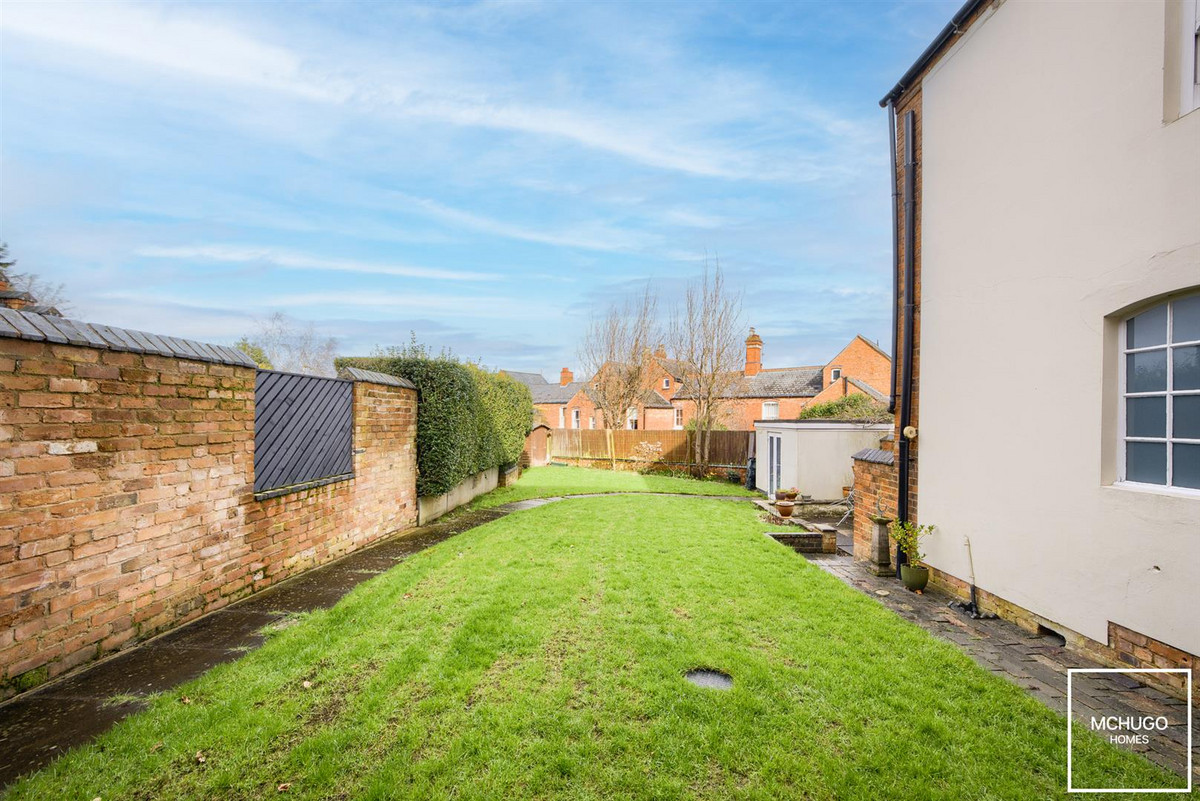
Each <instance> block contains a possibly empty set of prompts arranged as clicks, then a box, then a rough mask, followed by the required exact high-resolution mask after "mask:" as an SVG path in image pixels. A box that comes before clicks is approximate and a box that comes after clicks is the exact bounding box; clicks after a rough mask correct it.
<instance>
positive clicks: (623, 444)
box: [550, 428, 754, 467]
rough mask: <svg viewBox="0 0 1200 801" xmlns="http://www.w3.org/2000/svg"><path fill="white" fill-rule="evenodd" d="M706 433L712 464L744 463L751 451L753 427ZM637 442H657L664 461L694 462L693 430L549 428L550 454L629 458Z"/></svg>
mask: <svg viewBox="0 0 1200 801" xmlns="http://www.w3.org/2000/svg"><path fill="white" fill-rule="evenodd" d="M709 436H710V437H711V440H710V442H709V451H708V452H709V459H708V461H709V464H710V465H711V466H713V467H745V466H746V462H747V461H748V460H749V459H750V457H751V456H753V455H754V432H753V431H713V432H711V433H710V434H709ZM641 442H649V443H656V442H657V443H660V444H661V445H662V459H661V460H662V462H664V463H665V464H671V465H691V464H694V463H695V460H694V458H693V456H694V454H695V442H696V432H695V431H627V430H620V431H618V430H606V429H587V428H579V429H576V428H555V429H552V430H551V432H550V458H551V459H594V460H597V461H599V460H602V459H608V460H615V461H618V462H622V461H633V460H634V458H635V457H634V449H635V448H636V447H637V446H638V443H641Z"/></svg>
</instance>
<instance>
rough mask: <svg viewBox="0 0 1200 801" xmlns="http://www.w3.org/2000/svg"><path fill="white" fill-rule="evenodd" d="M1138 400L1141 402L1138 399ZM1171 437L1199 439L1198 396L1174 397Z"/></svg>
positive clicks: (1199, 400) (1199, 414)
mask: <svg viewBox="0 0 1200 801" xmlns="http://www.w3.org/2000/svg"><path fill="white" fill-rule="evenodd" d="M1138 400H1141V399H1140V398H1139V399H1138ZM1173 414H1174V415H1175V419H1174V420H1173V421H1172V423H1171V428H1173V429H1174V432H1173V433H1172V436H1174V437H1177V438H1179V439H1200V395H1176V396H1175V408H1174V410H1173Z"/></svg>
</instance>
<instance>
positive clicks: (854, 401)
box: [800, 395, 892, 423]
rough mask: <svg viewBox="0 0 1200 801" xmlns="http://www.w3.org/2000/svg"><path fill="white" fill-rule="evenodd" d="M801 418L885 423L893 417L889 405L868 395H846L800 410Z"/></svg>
mask: <svg viewBox="0 0 1200 801" xmlns="http://www.w3.org/2000/svg"><path fill="white" fill-rule="evenodd" d="M800 419H801V420H855V421H863V422H874V423H884V422H887V421H889V420H891V419H892V416H891V415H890V414H889V413H888V410H887V406H884V405H883V404H882V403H879V402H878V401H876V400H875V399H873V398H871V397H869V396H867V395H845V396H843V397H841V398H838V399H837V400H831V401H828V402H826V403H817V404H813V405H812V406H809V407H808V408H806V409H804V410H802V411H801V412H800Z"/></svg>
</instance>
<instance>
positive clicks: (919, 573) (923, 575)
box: [900, 565, 929, 592]
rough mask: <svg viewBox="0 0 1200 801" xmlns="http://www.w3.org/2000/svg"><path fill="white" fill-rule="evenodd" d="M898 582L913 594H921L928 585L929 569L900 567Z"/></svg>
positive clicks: (910, 566)
mask: <svg viewBox="0 0 1200 801" xmlns="http://www.w3.org/2000/svg"><path fill="white" fill-rule="evenodd" d="M900 580H901V581H903V582H904V586H905V587H908V588H909V589H910V590H912V591H913V592H921V591H922V590H924V589H925V585H926V584H928V583H929V568H927V567H914V566H913V565H900Z"/></svg>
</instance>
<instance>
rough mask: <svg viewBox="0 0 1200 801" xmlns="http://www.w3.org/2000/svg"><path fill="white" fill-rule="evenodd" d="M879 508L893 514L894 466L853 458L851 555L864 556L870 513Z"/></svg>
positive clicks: (867, 550) (872, 526) (871, 527)
mask: <svg viewBox="0 0 1200 801" xmlns="http://www.w3.org/2000/svg"><path fill="white" fill-rule="evenodd" d="M880 510H882V513H883V516H884V517H891V518H895V516H896V468H895V466H893V465H890V464H876V463H874V462H863V461H859V460H857V459H856V460H855V461H854V558H855V559H856V560H858V561H865V560H867V559H868V554H869V553H870V546H871V534H872V532H873V531H874V529H875V522H874V521H873V520H871V517H872V516H876V515H878V514H879V511H880Z"/></svg>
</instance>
